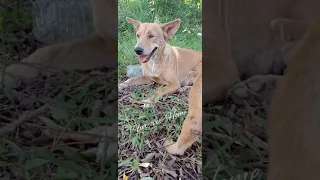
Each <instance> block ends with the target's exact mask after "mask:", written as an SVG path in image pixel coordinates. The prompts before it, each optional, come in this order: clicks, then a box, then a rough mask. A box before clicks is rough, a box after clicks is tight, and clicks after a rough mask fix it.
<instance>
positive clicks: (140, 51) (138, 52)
mask: <svg viewBox="0 0 320 180" xmlns="http://www.w3.org/2000/svg"><path fill="white" fill-rule="evenodd" d="M134 51H135V52H136V54H138V55H141V54H142V53H143V49H142V48H141V47H136V48H134Z"/></svg>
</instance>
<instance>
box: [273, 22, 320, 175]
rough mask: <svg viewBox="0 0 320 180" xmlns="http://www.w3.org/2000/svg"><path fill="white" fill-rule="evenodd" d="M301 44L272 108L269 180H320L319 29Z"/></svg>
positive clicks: (315, 26)
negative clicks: (319, 140)
mask: <svg viewBox="0 0 320 180" xmlns="http://www.w3.org/2000/svg"><path fill="white" fill-rule="evenodd" d="M300 43H302V45H301V46H300V47H301V48H300V49H299V50H298V51H297V52H296V54H295V55H294V58H293V59H292V60H291V61H290V63H289V65H288V68H287V70H286V72H285V75H284V77H283V79H282V80H281V81H280V82H279V85H278V88H277V90H276V91H275V94H274V96H273V100H272V102H271V105H270V109H269V144H270V155H269V156H270V160H269V173H268V180H275V179H279V180H303V179H308V180H316V179H320V171H319V167H320V143H319V142H318V139H319V137H320V111H319V107H320V81H319V77H320V51H319V49H320V26H319V25H312V26H311V28H310V31H308V32H307V33H306V34H305V37H304V39H303V40H301V42H300Z"/></svg>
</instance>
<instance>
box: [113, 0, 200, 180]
mask: <svg viewBox="0 0 320 180" xmlns="http://www.w3.org/2000/svg"><path fill="white" fill-rule="evenodd" d="M201 8H202V5H201V1H195V0H194V1H171V0H154V1H152V0H151V1H149V0H140V1H133V0H132V1H130V0H120V1H119V8H118V62H119V71H118V74H119V79H123V77H124V75H125V74H126V66H128V65H137V64H139V61H138V59H137V56H136V55H135V53H134V51H133V49H134V46H135V43H136V38H135V30H134V27H133V26H132V24H129V23H128V22H126V17H130V18H133V19H136V20H139V21H141V22H153V18H154V19H155V22H157V23H160V24H161V23H166V22H169V21H173V20H175V19H176V18H180V19H181V21H182V22H181V25H180V28H179V30H178V32H177V33H176V35H175V36H174V37H173V38H172V39H170V40H169V41H168V43H169V44H170V45H173V46H179V47H183V48H189V49H193V50H198V51H201V50H202V39H201V38H202V37H201V36H199V35H198V34H199V33H201V28H202V26H201V23H202V22H201V21H202V9H201ZM119 83H120V82H119ZM161 87H162V86H161V85H159V84H157V85H142V86H134V87H131V88H127V89H125V90H124V91H123V92H120V95H119V101H118V106H119V108H118V118H119V126H118V132H119V138H118V140H119V152H120V154H119V160H118V163H119V170H118V173H119V174H123V173H125V174H126V175H127V176H129V179H130V178H135V177H139V175H138V173H137V167H138V165H139V163H141V160H139V159H144V158H146V157H147V155H148V154H153V153H155V154H157V156H158V158H156V159H153V160H152V161H151V163H152V165H153V166H152V168H151V169H148V170H147V172H149V173H150V177H153V178H156V177H158V178H160V179H163V178H164V177H165V176H168V175H166V173H164V171H163V167H162V166H161V165H160V164H161V163H162V162H167V161H168V160H167V155H166V154H167V153H166V152H165V150H164V148H163V147H161V145H162V144H163V143H164V140H165V139H166V138H172V139H174V140H176V139H177V138H178V136H179V134H180V131H181V127H182V124H183V121H184V119H185V117H186V114H187V111H188V103H187V96H188V93H187V92H184V93H176V94H170V95H166V96H164V97H163V98H162V99H161V100H160V101H159V102H157V103H156V104H155V105H154V106H151V107H150V108H147V109H144V108H142V107H141V106H140V105H136V104H133V102H135V101H141V100H145V99H147V98H149V97H150V96H152V95H153V93H154V92H155V91H156V90H157V89H158V88H161ZM123 98H124V99H123ZM170 113H171V114H173V113H182V114H180V116H179V117H177V118H170V117H169V116H168V115H169V114H170ZM128 152H130V153H128ZM188 152H189V153H190V154H192V155H191V156H189V157H186V156H185V157H176V161H177V163H178V164H179V165H181V166H182V167H183V169H184V174H187V173H188V172H190V173H191V174H192V175H193V176H194V177H196V178H199V176H201V175H200V174H201V173H198V172H194V170H193V169H192V168H196V166H201V144H199V143H196V144H195V145H194V146H193V148H191V149H190V150H189V151H188ZM132 153H134V154H135V155H133V154H132ZM134 156H135V157H134ZM189 161H191V162H193V166H191V167H186V166H185V164H186V163H187V162H189ZM166 169H168V170H171V171H174V172H178V171H179V170H178V169H176V168H173V167H172V168H171V167H166ZM157 175H158V176H157ZM188 177H189V178H191V176H188Z"/></svg>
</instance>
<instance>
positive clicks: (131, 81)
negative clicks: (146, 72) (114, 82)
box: [118, 76, 153, 90]
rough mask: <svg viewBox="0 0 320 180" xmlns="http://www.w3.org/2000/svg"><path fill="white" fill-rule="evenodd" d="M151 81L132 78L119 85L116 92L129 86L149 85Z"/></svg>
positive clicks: (141, 77) (145, 78) (143, 77)
mask: <svg viewBox="0 0 320 180" xmlns="http://www.w3.org/2000/svg"><path fill="white" fill-rule="evenodd" d="M152 82H153V81H152V80H151V79H149V78H147V77H146V76H139V77H134V78H130V79H128V80H126V81H125V82H123V83H121V84H119V86H118V90H122V89H124V88H126V87H129V86H131V85H142V84H150V83H152Z"/></svg>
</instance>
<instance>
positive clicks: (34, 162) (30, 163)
mask: <svg viewBox="0 0 320 180" xmlns="http://www.w3.org/2000/svg"><path fill="white" fill-rule="evenodd" d="M48 162H49V161H48V160H45V159H40V158H35V159H30V160H27V161H26V163H25V164H24V168H25V169H27V170H28V169H33V168H37V167H40V166H42V165H44V164H46V163H48Z"/></svg>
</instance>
